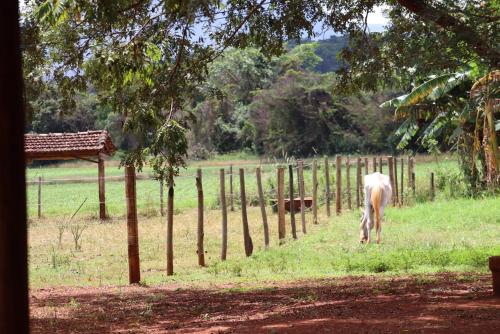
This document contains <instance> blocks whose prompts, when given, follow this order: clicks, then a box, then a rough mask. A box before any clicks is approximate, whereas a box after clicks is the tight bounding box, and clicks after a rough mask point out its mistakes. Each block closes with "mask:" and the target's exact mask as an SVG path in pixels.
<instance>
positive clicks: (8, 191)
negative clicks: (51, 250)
mask: <svg viewBox="0 0 500 334" xmlns="http://www.w3.org/2000/svg"><path fill="white" fill-rule="evenodd" d="M20 26H21V24H20V19H19V2H18V1H0V31H2V32H3V33H2V46H1V51H0V60H1V61H0V115H1V117H2V122H0V155H1V156H2V163H1V167H0V170H1V172H0V333H2V334H4V333H5V334H11V333H12V334H14V333H15V334H28V333H29V306H28V305H29V299H28V241H27V236H28V233H27V232H28V230H27V213H26V176H25V167H26V166H25V164H26V160H25V154H24V147H23V143H24V130H25V124H24V118H25V114H26V112H25V109H24V106H25V104H24V103H23V92H24V90H23V77H22V69H21V62H22V56H21V40H20Z"/></svg>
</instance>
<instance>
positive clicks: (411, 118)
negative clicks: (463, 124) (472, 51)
mask: <svg viewBox="0 0 500 334" xmlns="http://www.w3.org/2000/svg"><path fill="white" fill-rule="evenodd" d="M470 77H471V71H470V70H467V71H461V72H456V73H446V74H443V75H439V76H433V77H431V78H430V79H429V80H427V81H425V82H424V83H422V84H420V85H419V86H417V87H415V88H414V89H413V90H412V91H411V92H410V93H408V94H404V95H401V96H398V97H396V98H394V99H391V100H388V101H386V102H384V103H382V104H381V105H380V107H382V108H394V109H395V110H394V115H395V117H396V118H403V119H405V121H404V122H403V123H402V124H401V126H400V127H399V128H398V129H397V130H396V133H395V134H396V136H399V137H400V138H401V140H400V142H399V144H398V149H404V148H405V147H406V146H407V145H408V143H409V142H410V140H411V139H412V138H414V137H415V136H416V135H417V134H420V138H419V139H420V140H421V142H422V143H426V142H430V139H431V138H434V137H435V136H436V135H438V134H439V133H440V132H441V130H442V129H443V127H444V126H445V125H450V124H452V123H453V120H454V118H456V115H457V110H460V109H462V107H461V103H460V101H459V99H458V98H457V97H456V96H453V95H450V94H449V93H450V92H451V91H452V90H453V89H455V88H456V87H458V86H460V85H461V84H462V83H464V82H466V81H470V80H471V79H470ZM464 93H465V92H464ZM438 100H439V101H438ZM421 119H425V120H426V121H430V122H429V124H428V125H427V127H426V128H425V129H423V131H419V130H421V129H420V128H421V126H422V125H423V124H422V122H421ZM455 126H458V125H455Z"/></svg>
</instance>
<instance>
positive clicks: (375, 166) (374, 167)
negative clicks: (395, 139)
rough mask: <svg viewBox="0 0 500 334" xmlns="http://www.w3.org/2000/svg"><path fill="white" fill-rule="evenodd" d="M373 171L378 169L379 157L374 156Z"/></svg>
mask: <svg viewBox="0 0 500 334" xmlns="http://www.w3.org/2000/svg"><path fill="white" fill-rule="evenodd" d="M372 163H373V172H374V173H375V172H376V171H377V157H373V161H372Z"/></svg>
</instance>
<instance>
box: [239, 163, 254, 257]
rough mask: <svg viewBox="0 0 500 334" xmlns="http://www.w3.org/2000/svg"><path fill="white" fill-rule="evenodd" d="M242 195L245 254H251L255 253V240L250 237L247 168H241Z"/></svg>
mask: <svg viewBox="0 0 500 334" xmlns="http://www.w3.org/2000/svg"><path fill="white" fill-rule="evenodd" d="M240 197H241V221H242V222H243V240H244V243H245V255H246V256H251V255H252V253H253V242H252V238H251V237H250V229H249V228H248V216H247V196H246V193H245V169H243V168H240Z"/></svg>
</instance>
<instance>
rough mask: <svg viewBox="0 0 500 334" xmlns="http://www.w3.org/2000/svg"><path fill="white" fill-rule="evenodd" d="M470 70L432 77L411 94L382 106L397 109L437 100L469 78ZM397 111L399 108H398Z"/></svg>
mask: <svg viewBox="0 0 500 334" xmlns="http://www.w3.org/2000/svg"><path fill="white" fill-rule="evenodd" d="M469 75H470V71H467V72H457V73H448V74H443V75H440V76H437V77H435V78H432V79H430V80H428V81H426V82H424V83H423V84H421V85H420V86H418V87H416V88H415V89H413V90H412V91H411V92H410V93H409V94H405V95H401V96H399V97H397V98H394V99H392V100H389V101H386V102H384V103H382V104H381V105H380V107H381V108H386V107H393V108H396V109H399V108H403V107H411V106H415V105H417V104H419V103H421V102H423V101H435V100H437V99H439V98H441V97H443V96H444V95H445V94H447V93H448V92H450V91H451V90H452V89H453V88H455V87H457V86H458V85H460V84H461V83H462V82H464V81H466V80H469ZM396 111H397V110H396Z"/></svg>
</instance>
